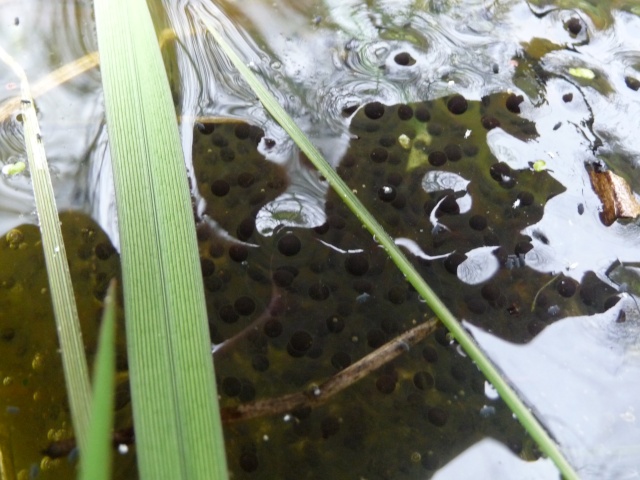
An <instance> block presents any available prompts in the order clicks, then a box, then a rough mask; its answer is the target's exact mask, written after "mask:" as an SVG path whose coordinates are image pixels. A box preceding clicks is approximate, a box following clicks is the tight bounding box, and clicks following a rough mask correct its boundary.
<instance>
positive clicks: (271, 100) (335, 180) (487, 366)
mask: <svg viewBox="0 0 640 480" xmlns="http://www.w3.org/2000/svg"><path fill="white" fill-rule="evenodd" d="M193 10H194V12H195V13H196V15H197V17H199V19H200V21H201V22H202V23H203V25H204V26H205V27H206V29H207V31H208V32H209V33H210V34H211V36H212V37H213V38H214V39H215V41H216V42H217V43H218V45H220V48H221V50H222V51H223V52H224V53H225V54H226V55H227V57H229V59H230V60H231V62H232V63H233V64H234V66H235V67H236V68H237V69H238V71H239V72H240V74H241V75H242V77H243V78H244V80H245V81H246V82H247V83H248V84H249V85H250V86H251V88H252V89H253V91H254V93H255V94H256V96H257V97H258V98H259V99H260V101H261V102H262V104H263V105H264V107H265V108H266V109H267V111H268V112H269V113H270V114H271V115H272V116H273V118H274V119H275V120H276V121H277V122H278V123H279V124H280V125H281V126H282V128H283V129H284V130H285V131H286V132H287V133H288V134H289V135H290V136H291V138H292V139H293V140H294V141H295V142H296V144H297V145H298V147H299V148H300V150H302V151H303V152H304V153H305V155H306V156H307V157H308V158H309V159H310V160H311V162H312V163H313V164H314V165H315V167H316V168H317V169H318V171H319V172H320V173H321V174H322V175H323V176H324V177H325V178H326V179H327V181H328V182H329V184H330V185H331V187H332V188H333V189H334V190H335V191H336V192H337V193H338V195H340V197H341V198H342V200H343V201H344V202H345V204H346V205H347V206H348V207H349V209H350V210H351V211H352V212H353V213H354V214H355V215H356V216H357V217H358V218H359V219H360V221H361V222H362V223H363V225H364V226H365V227H366V228H367V229H368V230H369V232H371V234H372V235H374V236H375V237H376V238H377V240H378V242H379V243H380V244H381V245H382V246H383V247H384V248H385V249H386V251H387V253H388V254H389V256H390V257H391V259H392V260H393V261H394V263H395V264H396V265H397V267H398V268H399V269H400V270H401V271H402V273H404V274H405V276H406V278H407V280H408V281H409V282H411V284H412V285H413V286H414V288H415V289H416V291H417V292H418V293H419V294H420V295H421V296H422V298H424V300H425V301H426V302H427V304H428V305H429V307H430V308H431V310H433V312H434V313H435V314H436V315H437V316H438V318H439V319H440V320H441V321H442V323H443V324H444V325H445V326H446V327H447V329H449V331H450V332H451V334H452V335H453V336H454V337H455V339H456V340H457V341H458V343H459V344H460V345H461V346H462V348H463V349H464V350H465V352H466V353H467V354H468V355H469V357H471V359H472V360H473V361H474V362H475V363H476V364H477V366H478V368H480V370H481V371H482V372H483V373H484V375H485V377H486V378H487V379H488V380H489V381H490V382H491V383H492V384H493V386H494V387H495V388H496V390H497V391H498V393H499V394H500V396H501V397H502V398H503V400H504V401H505V402H506V403H507V405H509V407H510V408H511V410H512V411H513V412H514V413H515V415H516V416H517V417H518V419H519V420H520V422H521V423H522V425H523V426H524V427H525V429H526V430H527V431H528V432H529V434H530V435H531V437H532V438H533V439H534V440H535V441H536V442H537V443H538V445H539V446H540V448H541V450H542V451H543V452H544V453H545V454H547V455H548V456H549V457H550V458H551V459H552V460H553V461H554V462H555V464H556V466H557V467H558V469H559V470H560V472H562V474H563V475H564V477H565V478H566V479H577V478H578V476H577V474H576V473H575V471H574V470H573V468H572V467H571V465H570V464H569V462H568V461H567V460H566V458H565V457H564V455H563V454H562V452H560V450H559V448H558V446H557V445H556V443H555V442H554V441H553V440H552V439H551V437H550V436H549V434H548V433H547V431H546V430H545V429H544V427H542V425H540V423H539V422H538V420H537V419H536V418H535V416H534V415H533V414H532V413H531V411H530V410H529V409H528V408H527V406H526V405H525V404H524V403H523V401H522V400H521V399H520V398H519V397H518V395H517V394H516V392H515V391H514V390H513V389H512V388H511V386H510V385H509V384H508V383H507V381H506V380H505V379H504V378H503V376H502V375H501V374H500V372H499V371H498V369H497V368H496V367H495V366H494V365H493V363H492V362H491V360H489V359H488V358H487V356H486V355H485V354H484V353H483V352H482V350H481V349H480V348H479V347H478V345H477V344H476V342H475V341H474V340H473V339H472V338H471V336H470V335H469V334H468V333H467V332H466V331H465V329H464V328H463V327H462V325H461V324H460V322H459V321H458V320H457V319H456V318H455V317H454V316H453V314H452V313H451V312H450V311H449V309H448V308H447V307H446V306H445V305H444V303H442V301H441V300H440V299H439V298H438V296H437V295H436V294H435V292H434V291H433V290H432V289H431V287H429V285H427V283H426V282H425V281H424V279H423V278H422V277H421V276H420V274H419V273H418V272H417V270H416V269H415V268H414V267H413V265H412V264H411V262H409V260H408V259H407V257H406V256H405V255H404V254H403V253H402V252H401V251H400V249H399V248H398V247H397V246H396V244H395V243H394V241H393V239H392V238H391V237H390V236H389V235H388V234H387V233H386V232H385V231H384V229H383V228H382V226H381V225H380V224H379V223H378V221H377V220H376V219H375V218H374V217H373V215H371V213H369V212H368V211H367V210H366V208H365V207H364V205H362V203H361V202H360V200H358V198H357V197H356V196H355V195H354V194H353V192H352V191H351V190H350V189H349V187H348V186H347V185H346V184H345V183H344V181H343V180H342V179H341V178H340V176H339V175H338V174H337V173H336V171H335V170H334V169H333V168H331V165H329V163H328V162H327V161H326V160H325V159H324V158H323V157H322V155H321V154H320V152H319V151H318V150H317V149H316V147H315V146H314V145H313V144H312V143H311V141H310V140H309V139H308V138H307V136H306V135H305V134H304V133H303V132H302V130H300V128H299V127H298V126H297V125H296V124H295V122H294V121H293V119H292V118H291V117H290V116H289V115H288V114H287V112H286V111H285V110H284V109H283V108H282V107H281V106H280V105H279V104H278V101H277V100H276V99H275V97H274V96H273V95H272V94H271V93H270V92H269V90H268V89H267V88H266V87H265V86H264V84H263V83H262V82H261V81H260V80H259V79H258V78H257V77H256V76H255V75H254V73H253V72H252V71H251V70H250V69H249V68H248V67H247V64H246V62H245V61H244V60H242V59H241V58H240V57H239V56H238V54H237V53H236V52H235V51H234V50H233V48H232V47H231V45H229V43H228V42H227V41H226V40H225V38H224V37H223V36H222V35H221V34H220V32H219V31H218V28H219V27H218V26H217V25H215V24H214V23H213V22H212V21H211V19H210V18H209V16H208V14H206V13H204V12H202V11H201V10H200V9H198V8H197V7H196V8H194V9H193Z"/></svg>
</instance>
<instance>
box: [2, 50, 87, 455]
mask: <svg viewBox="0 0 640 480" xmlns="http://www.w3.org/2000/svg"><path fill="white" fill-rule="evenodd" d="M0 58H1V59H2V60H3V61H4V62H5V63H6V64H7V65H9V66H10V67H11V69H12V70H13V71H14V72H15V74H16V75H17V76H18V77H19V78H20V94H21V101H20V104H21V108H22V123H23V126H24V139H25V143H26V147H27V157H28V161H29V170H30V172H31V180H32V182H33V194H34V198H35V202H36V210H37V212H38V220H39V222H40V232H41V234H42V248H43V250H44V259H45V264H46V266H47V276H48V277H49V288H50V290H51V301H52V304H53V311H54V314H55V320H56V327H57V331H58V339H59V342H60V351H61V354H62V368H63V369H64V378H65V382H66V387H67V394H68V397H69V406H70V408H71V419H72V422H73V428H74V430H75V434H76V437H77V439H78V445H79V446H80V450H81V451H83V450H84V449H85V447H86V445H87V440H88V430H89V416H90V408H91V387H90V385H89V373H88V371H89V370H88V368H87V359H86V357H85V352H84V343H83V341H82V332H81V331H80V321H79V319H78V310H77V307H76V299H75V296H74V294H73V285H72V284H71V274H70V272H69V263H68V262H67V254H66V250H65V248H64V242H63V239H62V230H61V229H60V220H59V218H58V209H57V207H56V201H55V196H54V193H53V186H52V184H51V176H50V174H49V166H48V164H47V157H46V154H45V151H44V145H43V143H42V136H41V134H40V127H39V126H38V117H37V116H36V110H35V107H34V106H33V98H32V97H31V92H30V89H29V82H28V80H27V76H26V74H25V73H24V70H23V69H22V67H21V66H20V65H19V64H18V63H17V62H15V61H14V60H13V59H12V58H11V57H10V56H9V55H8V54H7V53H6V52H5V51H4V49H2V48H0Z"/></svg>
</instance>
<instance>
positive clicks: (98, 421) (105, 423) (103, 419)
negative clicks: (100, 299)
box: [79, 280, 116, 480]
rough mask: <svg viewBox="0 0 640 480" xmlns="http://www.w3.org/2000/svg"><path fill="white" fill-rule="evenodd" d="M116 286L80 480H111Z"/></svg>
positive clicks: (105, 321) (107, 309)
mask: <svg viewBox="0 0 640 480" xmlns="http://www.w3.org/2000/svg"><path fill="white" fill-rule="evenodd" d="M115 286H116V283H115V280H112V281H111V284H110V285H109V289H108V290H107V295H106V297H105V300H104V313H103V314H102V323H101V325H100V337H99V339H98V353H97V356H96V360H95V366H94V372H93V404H92V405H91V423H90V425H89V443H88V444H87V448H86V450H85V451H83V453H82V455H80V476H79V478H80V479H81V480H108V479H110V478H111V450H112V446H111V429H112V425H113V399H114V395H115V372H116V348H115V342H116V305H115V303H116V299H115V297H116V288H115Z"/></svg>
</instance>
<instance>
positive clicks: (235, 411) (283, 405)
mask: <svg viewBox="0 0 640 480" xmlns="http://www.w3.org/2000/svg"><path fill="white" fill-rule="evenodd" d="M438 323H439V322H438V321H437V320H427V321H426V322H424V323H421V324H420V325H417V326H415V327H413V328H412V329H411V330H408V331H406V332H404V333H403V334H401V335H399V336H397V337H396V338H394V339H393V340H391V341H390V342H387V343H385V344H384V345H383V346H381V347H380V348H378V349H377V350H374V351H373V352H371V353H370V354H369V355H366V356H365V357H363V358H361V359H360V360H358V361H357V362H356V363H354V364H352V365H350V366H348V367H347V368H345V369H344V370H342V371H340V372H338V373H336V374H335V375H334V376H332V377H331V378H329V379H328V380H326V381H325V382H324V383H322V384H320V386H318V387H314V388H313V389H311V390H308V391H303V392H296V393H290V394H287V395H283V396H281V397H277V398H267V399H264V400H257V401H255V402H251V403H244V404H242V405H238V406H237V407H227V408H222V409H221V411H220V413H221V416H222V422H223V423H234V422H241V421H244V420H250V419H252V418H258V417H263V416H267V415H279V414H282V413H287V412H290V411H291V410H294V409H296V408H299V407H306V406H308V407H317V406H320V405H322V404H323V403H325V402H327V401H328V400H329V399H330V398H331V397H333V396H334V395H336V394H337V393H339V392H341V391H342V390H344V389H345V388H347V387H349V386H351V385H353V384H354V383H356V382H357V381H359V380H361V379H362V378H364V377H366V376H367V375H369V374H370V373H371V372H373V371H375V370H377V369H378V368H380V367H382V366H383V365H384V364H386V363H388V362H390V361H391V360H393V359H395V358H396V357H398V356H400V355H401V354H403V353H405V352H407V351H409V349H410V348H411V347H413V346H414V345H416V344H417V343H419V342H421V341H422V340H424V339H425V338H426V337H427V336H428V335H430V334H431V333H433V332H434V331H435V329H436V327H437V326H438ZM112 441H113V445H114V446H117V445H119V444H122V443H124V444H127V445H129V444H132V443H133V442H134V437H133V427H129V428H125V429H123V430H115V431H114V432H113V437H112ZM75 446H76V440H75V438H68V439H65V440H59V441H57V442H52V443H51V444H50V445H49V446H48V447H47V448H46V449H45V450H43V451H42V453H43V454H45V455H48V456H50V457H52V458H59V457H64V456H67V455H68V454H69V453H70V452H71V451H72V450H73V449H74V448H75Z"/></svg>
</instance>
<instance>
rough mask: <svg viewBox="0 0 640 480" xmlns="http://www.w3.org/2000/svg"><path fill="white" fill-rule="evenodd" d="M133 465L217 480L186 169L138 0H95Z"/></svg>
mask: <svg viewBox="0 0 640 480" xmlns="http://www.w3.org/2000/svg"><path fill="white" fill-rule="evenodd" d="M94 4H95V12H96V25H97V33H98V45H99V50H100V62H101V72H102V79H103V87H104V97H105V106H106V112H107V129H108V133H109V142H110V148H111V158H112V164H113V171H114V178H115V183H116V203H117V211H118V225H119V228H120V232H119V233H120V245H121V250H122V251H121V259H122V275H123V287H124V303H125V313H126V333H127V349H128V358H129V368H130V381H131V395H132V401H133V414H134V425H135V430H136V444H137V453H138V462H139V470H140V475H141V477H142V478H147V479H154V480H155V479H164V478H166V479H171V480H179V479H185V480H187V479H188V480H192V479H206V480H210V479H217V478H226V476H227V468H226V459H225V450H224V445H223V436H222V426H221V422H220V413H219V409H218V400H217V398H218V397H217V391H216V386H215V379H214V372H213V364H212V360H211V350H210V348H211V343H210V339H209V330H208V325H207V316H206V307H205V300H204V290H203V284H202V277H201V275H200V262H199V256H198V248H197V242H196V235H195V225H194V221H193V211H192V207H191V200H190V193H189V187H188V183H187V174H186V167H185V164H184V159H183V156H182V149H181V144H180V138H179V134H178V127H177V123H176V117H175V112H174V107H173V101H172V98H171V94H170V90H169V83H168V80H167V77H166V74H165V71H164V66H163V63H162V58H161V55H160V50H159V47H158V40H157V38H156V35H155V31H154V28H153V23H152V20H151V17H150V15H149V11H148V8H147V5H146V2H145V1H144V0H96V1H95V2H94Z"/></svg>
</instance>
